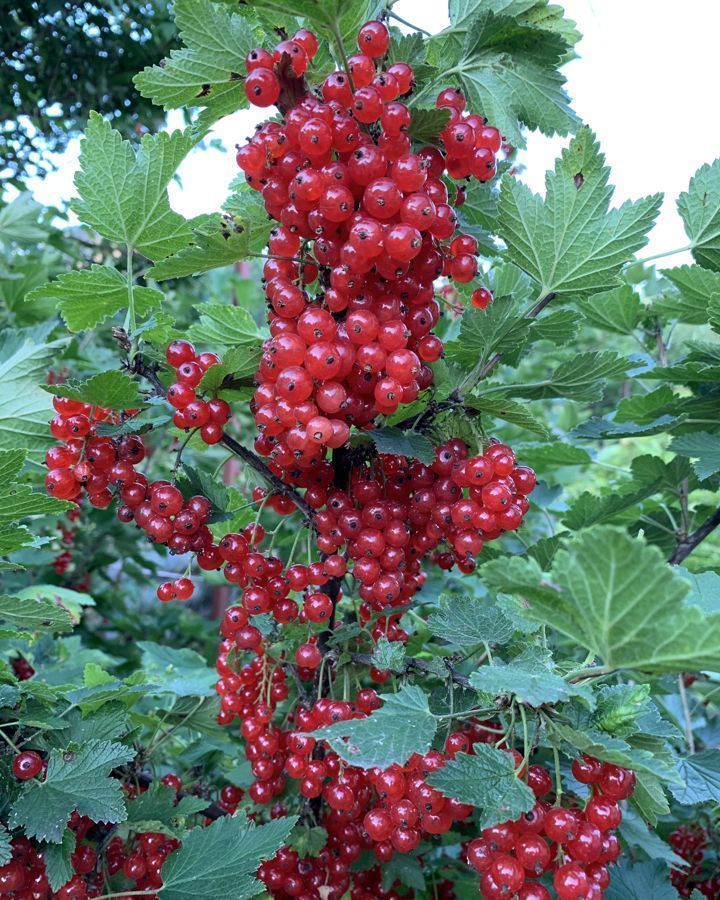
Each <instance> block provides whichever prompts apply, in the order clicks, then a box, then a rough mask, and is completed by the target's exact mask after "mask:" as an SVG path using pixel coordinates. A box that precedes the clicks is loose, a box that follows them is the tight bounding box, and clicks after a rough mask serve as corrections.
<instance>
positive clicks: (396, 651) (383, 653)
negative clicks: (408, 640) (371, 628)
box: [372, 635, 405, 672]
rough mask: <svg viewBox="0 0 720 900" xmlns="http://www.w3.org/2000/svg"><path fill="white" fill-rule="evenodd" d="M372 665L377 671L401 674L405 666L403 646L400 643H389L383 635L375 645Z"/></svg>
mask: <svg viewBox="0 0 720 900" xmlns="http://www.w3.org/2000/svg"><path fill="white" fill-rule="evenodd" d="M372 664H373V665H374V666H375V667H376V668H378V669H390V670H391V671H392V672H402V671H403V667H404V666H405V645H404V644H403V643H402V641H389V640H388V639H387V638H386V637H385V636H384V635H383V636H381V637H380V640H379V641H378V642H377V643H376V644H375V649H374V650H373V654H372Z"/></svg>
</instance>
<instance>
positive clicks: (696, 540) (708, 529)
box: [668, 507, 720, 566]
mask: <svg viewBox="0 0 720 900" xmlns="http://www.w3.org/2000/svg"><path fill="white" fill-rule="evenodd" d="M718 525H720V507H719V508H718V509H716V510H715V512H714V513H713V514H712V515H711V516H709V517H708V518H707V519H705V521H704V522H703V523H702V525H701V526H700V527H699V528H697V529H696V530H695V531H693V533H692V534H689V535H688V536H687V537H686V538H685V539H684V540H681V541H679V542H678V545H677V547H676V548H675V550H674V551H673V553H672V555H671V556H670V557H669V559H668V562H669V563H670V564H671V565H674V566H677V565H679V564H680V563H681V562H683V561H684V560H685V559H687V557H688V556H690V554H691V553H692V552H693V550H694V549H695V548H696V547H697V546H698V544H701V543H702V542H703V541H704V540H705V538H706V537H708V535H710V534H712V532H713V531H715V529H716V528H717V527H718Z"/></svg>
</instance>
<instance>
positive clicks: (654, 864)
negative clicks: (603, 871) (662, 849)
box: [605, 860, 680, 900]
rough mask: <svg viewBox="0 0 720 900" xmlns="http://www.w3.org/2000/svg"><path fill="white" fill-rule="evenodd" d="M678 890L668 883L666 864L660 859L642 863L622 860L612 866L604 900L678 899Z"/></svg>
mask: <svg viewBox="0 0 720 900" xmlns="http://www.w3.org/2000/svg"><path fill="white" fill-rule="evenodd" d="M679 896H680V895H679V894H678V892H677V891H676V890H675V888H674V887H673V886H672V885H671V884H670V879H669V874H668V867H667V864H666V863H664V862H661V861H660V860H652V861H650V862H644V863H634V864H633V863H631V862H630V861H629V860H626V861H624V862H623V863H622V864H621V865H618V866H613V873H612V879H611V882H610V886H609V887H608V889H607V890H606V891H605V900H648V898H649V897H652V898H653V900H678V898H679Z"/></svg>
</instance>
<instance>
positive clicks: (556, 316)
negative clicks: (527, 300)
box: [528, 309, 584, 347]
mask: <svg viewBox="0 0 720 900" xmlns="http://www.w3.org/2000/svg"><path fill="white" fill-rule="evenodd" d="M583 318H584V317H583V316H581V315H580V314H579V313H578V312H576V311H575V310H572V309H558V310H556V311H555V312H551V313H549V314H548V315H544V316H540V318H538V319H532V320H531V322H530V328H529V331H528V340H529V341H552V343H553V344H555V345H557V346H558V347H562V346H563V345H565V344H568V343H570V341H572V340H573V339H574V338H575V337H576V336H577V333H578V331H579V330H580V326H581V325H582V324H583Z"/></svg>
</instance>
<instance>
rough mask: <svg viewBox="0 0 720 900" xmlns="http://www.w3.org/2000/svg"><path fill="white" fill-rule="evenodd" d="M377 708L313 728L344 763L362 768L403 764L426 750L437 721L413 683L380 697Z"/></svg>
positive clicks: (318, 736) (426, 701) (317, 736)
mask: <svg viewBox="0 0 720 900" xmlns="http://www.w3.org/2000/svg"><path fill="white" fill-rule="evenodd" d="M383 700H384V703H383V705H382V706H381V708H380V709H378V710H376V711H375V712H373V713H371V714H370V715H369V716H368V717H367V718H365V719H351V720H350V721H348V722H337V723H336V724H334V725H328V726H327V727H325V728H320V729H318V730H317V731H314V732H313V734H314V736H315V737H316V738H317V739H318V740H324V741H326V742H327V743H328V744H329V745H330V746H331V747H332V749H333V750H334V751H335V752H336V753H337V754H338V756H340V757H341V758H342V759H344V760H345V761H346V762H348V763H350V764H351V765H354V766H360V767H361V768H363V769H369V768H372V767H374V766H378V767H379V768H381V769H385V768H387V767H388V766H390V765H392V764H393V763H399V764H400V765H404V764H405V763H406V762H407V761H408V759H410V757H411V756H412V754H413V753H426V752H427V750H428V748H429V747H430V744H431V743H432V739H433V737H434V736H435V730H436V728H437V722H436V719H435V717H434V716H433V714H432V713H431V712H430V707H429V706H428V698H427V696H426V695H425V694H424V693H423V691H422V690H421V689H420V688H419V687H416V686H415V685H405V686H404V687H402V688H401V689H400V690H399V691H398V692H397V693H396V694H387V695H385V696H384V697H383Z"/></svg>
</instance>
